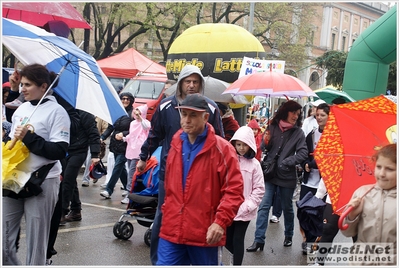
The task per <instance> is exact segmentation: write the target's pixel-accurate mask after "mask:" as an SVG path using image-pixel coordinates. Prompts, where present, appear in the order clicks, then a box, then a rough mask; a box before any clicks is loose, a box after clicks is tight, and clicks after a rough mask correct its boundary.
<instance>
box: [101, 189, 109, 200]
mask: <svg viewBox="0 0 399 268" xmlns="http://www.w3.org/2000/svg"><path fill="white" fill-rule="evenodd" d="M100 195H101V196H102V197H105V199H110V198H111V196H110V195H109V193H108V192H107V190H105V191H102V192H101V193H100Z"/></svg>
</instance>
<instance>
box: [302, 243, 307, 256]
mask: <svg viewBox="0 0 399 268" xmlns="http://www.w3.org/2000/svg"><path fill="white" fill-rule="evenodd" d="M307 246H308V243H306V242H302V244H301V247H302V254H303V255H307V254H308V247H307Z"/></svg>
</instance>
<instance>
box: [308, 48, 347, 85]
mask: <svg viewBox="0 0 399 268" xmlns="http://www.w3.org/2000/svg"><path fill="white" fill-rule="evenodd" d="M347 57H348V53H347V52H343V51H336V50H331V51H327V52H326V53H324V54H323V55H322V56H320V57H318V58H316V65H317V66H318V67H320V68H322V69H326V70H327V71H328V74H327V77H326V80H327V85H333V86H335V87H336V88H338V89H339V90H342V84H343V81H344V72H345V63H346V58H347Z"/></svg>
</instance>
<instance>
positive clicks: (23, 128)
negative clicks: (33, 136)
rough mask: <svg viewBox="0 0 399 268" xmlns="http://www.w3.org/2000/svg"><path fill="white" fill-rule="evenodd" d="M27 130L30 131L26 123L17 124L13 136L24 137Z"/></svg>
mask: <svg viewBox="0 0 399 268" xmlns="http://www.w3.org/2000/svg"><path fill="white" fill-rule="evenodd" d="M28 131H30V130H29V128H28V125H23V126H21V125H19V126H17V127H16V128H15V132H14V138H16V139H18V140H22V139H23V138H24V137H25V135H26V133H28Z"/></svg>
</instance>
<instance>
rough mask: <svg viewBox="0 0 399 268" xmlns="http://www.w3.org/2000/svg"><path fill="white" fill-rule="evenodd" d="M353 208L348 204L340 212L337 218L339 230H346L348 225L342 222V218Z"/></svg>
mask: <svg viewBox="0 0 399 268" xmlns="http://www.w3.org/2000/svg"><path fill="white" fill-rule="evenodd" d="M352 210H353V207H352V206H349V207H348V208H347V209H346V210H345V211H344V212H342V214H341V216H340V217H339V220H338V228H339V229H340V230H346V229H348V227H349V225H348V224H347V223H346V224H343V223H344V219H345V218H346V217H347V216H348V214H349V213H350V212H351V211H352Z"/></svg>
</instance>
